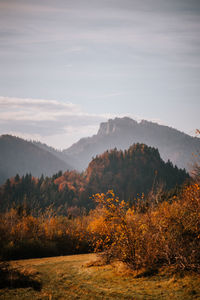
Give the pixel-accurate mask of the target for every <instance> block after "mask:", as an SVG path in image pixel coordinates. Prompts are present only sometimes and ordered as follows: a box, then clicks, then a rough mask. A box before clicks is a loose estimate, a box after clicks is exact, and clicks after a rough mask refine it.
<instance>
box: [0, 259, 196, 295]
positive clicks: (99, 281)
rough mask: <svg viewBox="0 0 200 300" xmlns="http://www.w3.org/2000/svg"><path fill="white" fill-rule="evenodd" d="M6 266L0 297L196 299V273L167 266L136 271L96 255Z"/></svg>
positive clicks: (19, 261)
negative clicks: (154, 270)
mask: <svg viewBox="0 0 200 300" xmlns="http://www.w3.org/2000/svg"><path fill="white" fill-rule="evenodd" d="M9 268H10V270H9V271H8V274H7V275H6V276H7V279H5V274H4V275H3V277H1V288H0V299H5V300H6V299H20V300H21V299H51V300H53V299H181V300H182V299H185V300H189V299H199V298H200V275H197V274H195V273H192V272H188V273H187V272H183V271H182V272H177V271H176V272H174V271H173V269H170V268H169V267H167V268H162V269H160V270H159V273H158V274H153V275H152V274H145V273H142V271H140V273H137V272H136V271H131V270H130V269H128V268H127V267H126V266H125V265H123V264H122V263H119V262H115V263H112V264H109V265H103V264H102V262H101V261H100V260H99V259H98V257H97V255H96V254H83V255H71V256H59V257H51V258H42V259H28V260H18V261H11V262H10V265H9V266H8V269H9ZM1 275H2V274H1ZM2 279H3V280H2Z"/></svg>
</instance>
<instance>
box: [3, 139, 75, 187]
mask: <svg viewBox="0 0 200 300" xmlns="http://www.w3.org/2000/svg"><path fill="white" fill-rule="evenodd" d="M71 169H72V167H71V166H70V165H69V164H68V163H66V161H63V160H62V159H61V158H59V157H58V156H56V155H55V154H53V153H51V152H49V151H47V150H45V149H42V148H41V147H38V146H37V145H35V144H33V143H32V142H28V141H25V140H23V139H21V138H18V137H15V136H11V135H2V136H0V184H2V183H3V182H4V181H5V180H6V179H7V178H9V177H13V176H15V175H16V174H17V173H18V174H19V175H20V176H21V175H24V174H26V173H31V174H32V175H33V176H37V177H39V176H41V175H42V174H43V175H45V176H51V175H53V174H55V173H56V172H58V171H59V170H64V171H66V170H71Z"/></svg>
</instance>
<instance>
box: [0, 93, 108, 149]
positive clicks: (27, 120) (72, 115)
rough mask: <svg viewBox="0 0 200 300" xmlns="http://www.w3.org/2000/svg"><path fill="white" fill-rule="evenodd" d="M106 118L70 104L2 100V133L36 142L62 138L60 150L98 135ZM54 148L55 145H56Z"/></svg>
mask: <svg viewBox="0 0 200 300" xmlns="http://www.w3.org/2000/svg"><path fill="white" fill-rule="evenodd" d="M105 120H106V116H104V115H97V114H88V113H84V112H83V111H82V110H81V108H80V107H79V106H78V105H75V104H72V103H70V102H64V101H63V102H60V101H56V100H44V99H22V98H9V97H0V128H1V129H0V133H1V134H4V133H10V134H16V135H18V136H24V137H27V136H28V137H30V138H32V139H34V138H35V137H37V139H42V140H44V139H45V138H46V140H48V137H52V136H55V135H59V136H60V137H61V136H64V135H66V136H67V137H68V141H66V143H65V144H64V141H63V138H61V141H60V142H61V143H60V144H59V147H60V146H61V144H62V146H63V147H64V146H67V145H68V144H69V143H71V142H73V141H74V140H73V136H75V137H77V138H80V137H82V136H83V135H84V134H85V135H88V134H91V132H93V133H95V131H94V130H95V129H97V127H98V125H99V123H100V122H102V121H105ZM54 146H55V145H54Z"/></svg>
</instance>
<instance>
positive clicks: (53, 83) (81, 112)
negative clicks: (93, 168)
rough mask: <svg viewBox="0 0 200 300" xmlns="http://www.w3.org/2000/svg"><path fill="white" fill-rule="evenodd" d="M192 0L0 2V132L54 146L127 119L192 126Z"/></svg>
mask: <svg viewBox="0 0 200 300" xmlns="http://www.w3.org/2000/svg"><path fill="white" fill-rule="evenodd" d="M199 96H200V1H199V0H167V1H166V0H101V1H99V0H57V1H55V0H0V134H13V135H17V136H20V137H23V138H26V139H34V140H39V141H41V142H44V143H47V144H48V145H51V146H54V147H55V148H57V149H63V148H67V147H69V146H70V145H71V144H72V143H74V142H76V141H78V140H79V139H80V138H81V137H86V136H91V135H93V134H96V133H97V131H98V128H99V124H100V122H105V121H106V120H108V119H109V118H115V117H123V116H129V117H131V118H133V119H135V120H138V121H140V120H142V119H145V120H150V121H153V122H157V123H159V124H164V125H167V126H170V127H174V128H176V129H178V130H181V131H183V132H185V133H187V134H191V135H195V130H196V129H197V128H200V122H199V120H200V118H199V112H200V97H199Z"/></svg>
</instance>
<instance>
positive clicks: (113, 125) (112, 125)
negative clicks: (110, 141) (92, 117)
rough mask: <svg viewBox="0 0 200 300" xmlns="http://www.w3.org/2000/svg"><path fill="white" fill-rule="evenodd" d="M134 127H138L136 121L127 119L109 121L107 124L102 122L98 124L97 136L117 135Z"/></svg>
mask: <svg viewBox="0 0 200 300" xmlns="http://www.w3.org/2000/svg"><path fill="white" fill-rule="evenodd" d="M135 125H138V123H137V121H135V120H133V119H131V118H129V117H123V118H115V119H109V120H108V121H107V122H103V123H101V124H100V127H99V130H98V132H97V135H109V134H112V133H118V132H121V131H124V130H127V129H128V128H131V127H133V126H135Z"/></svg>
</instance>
